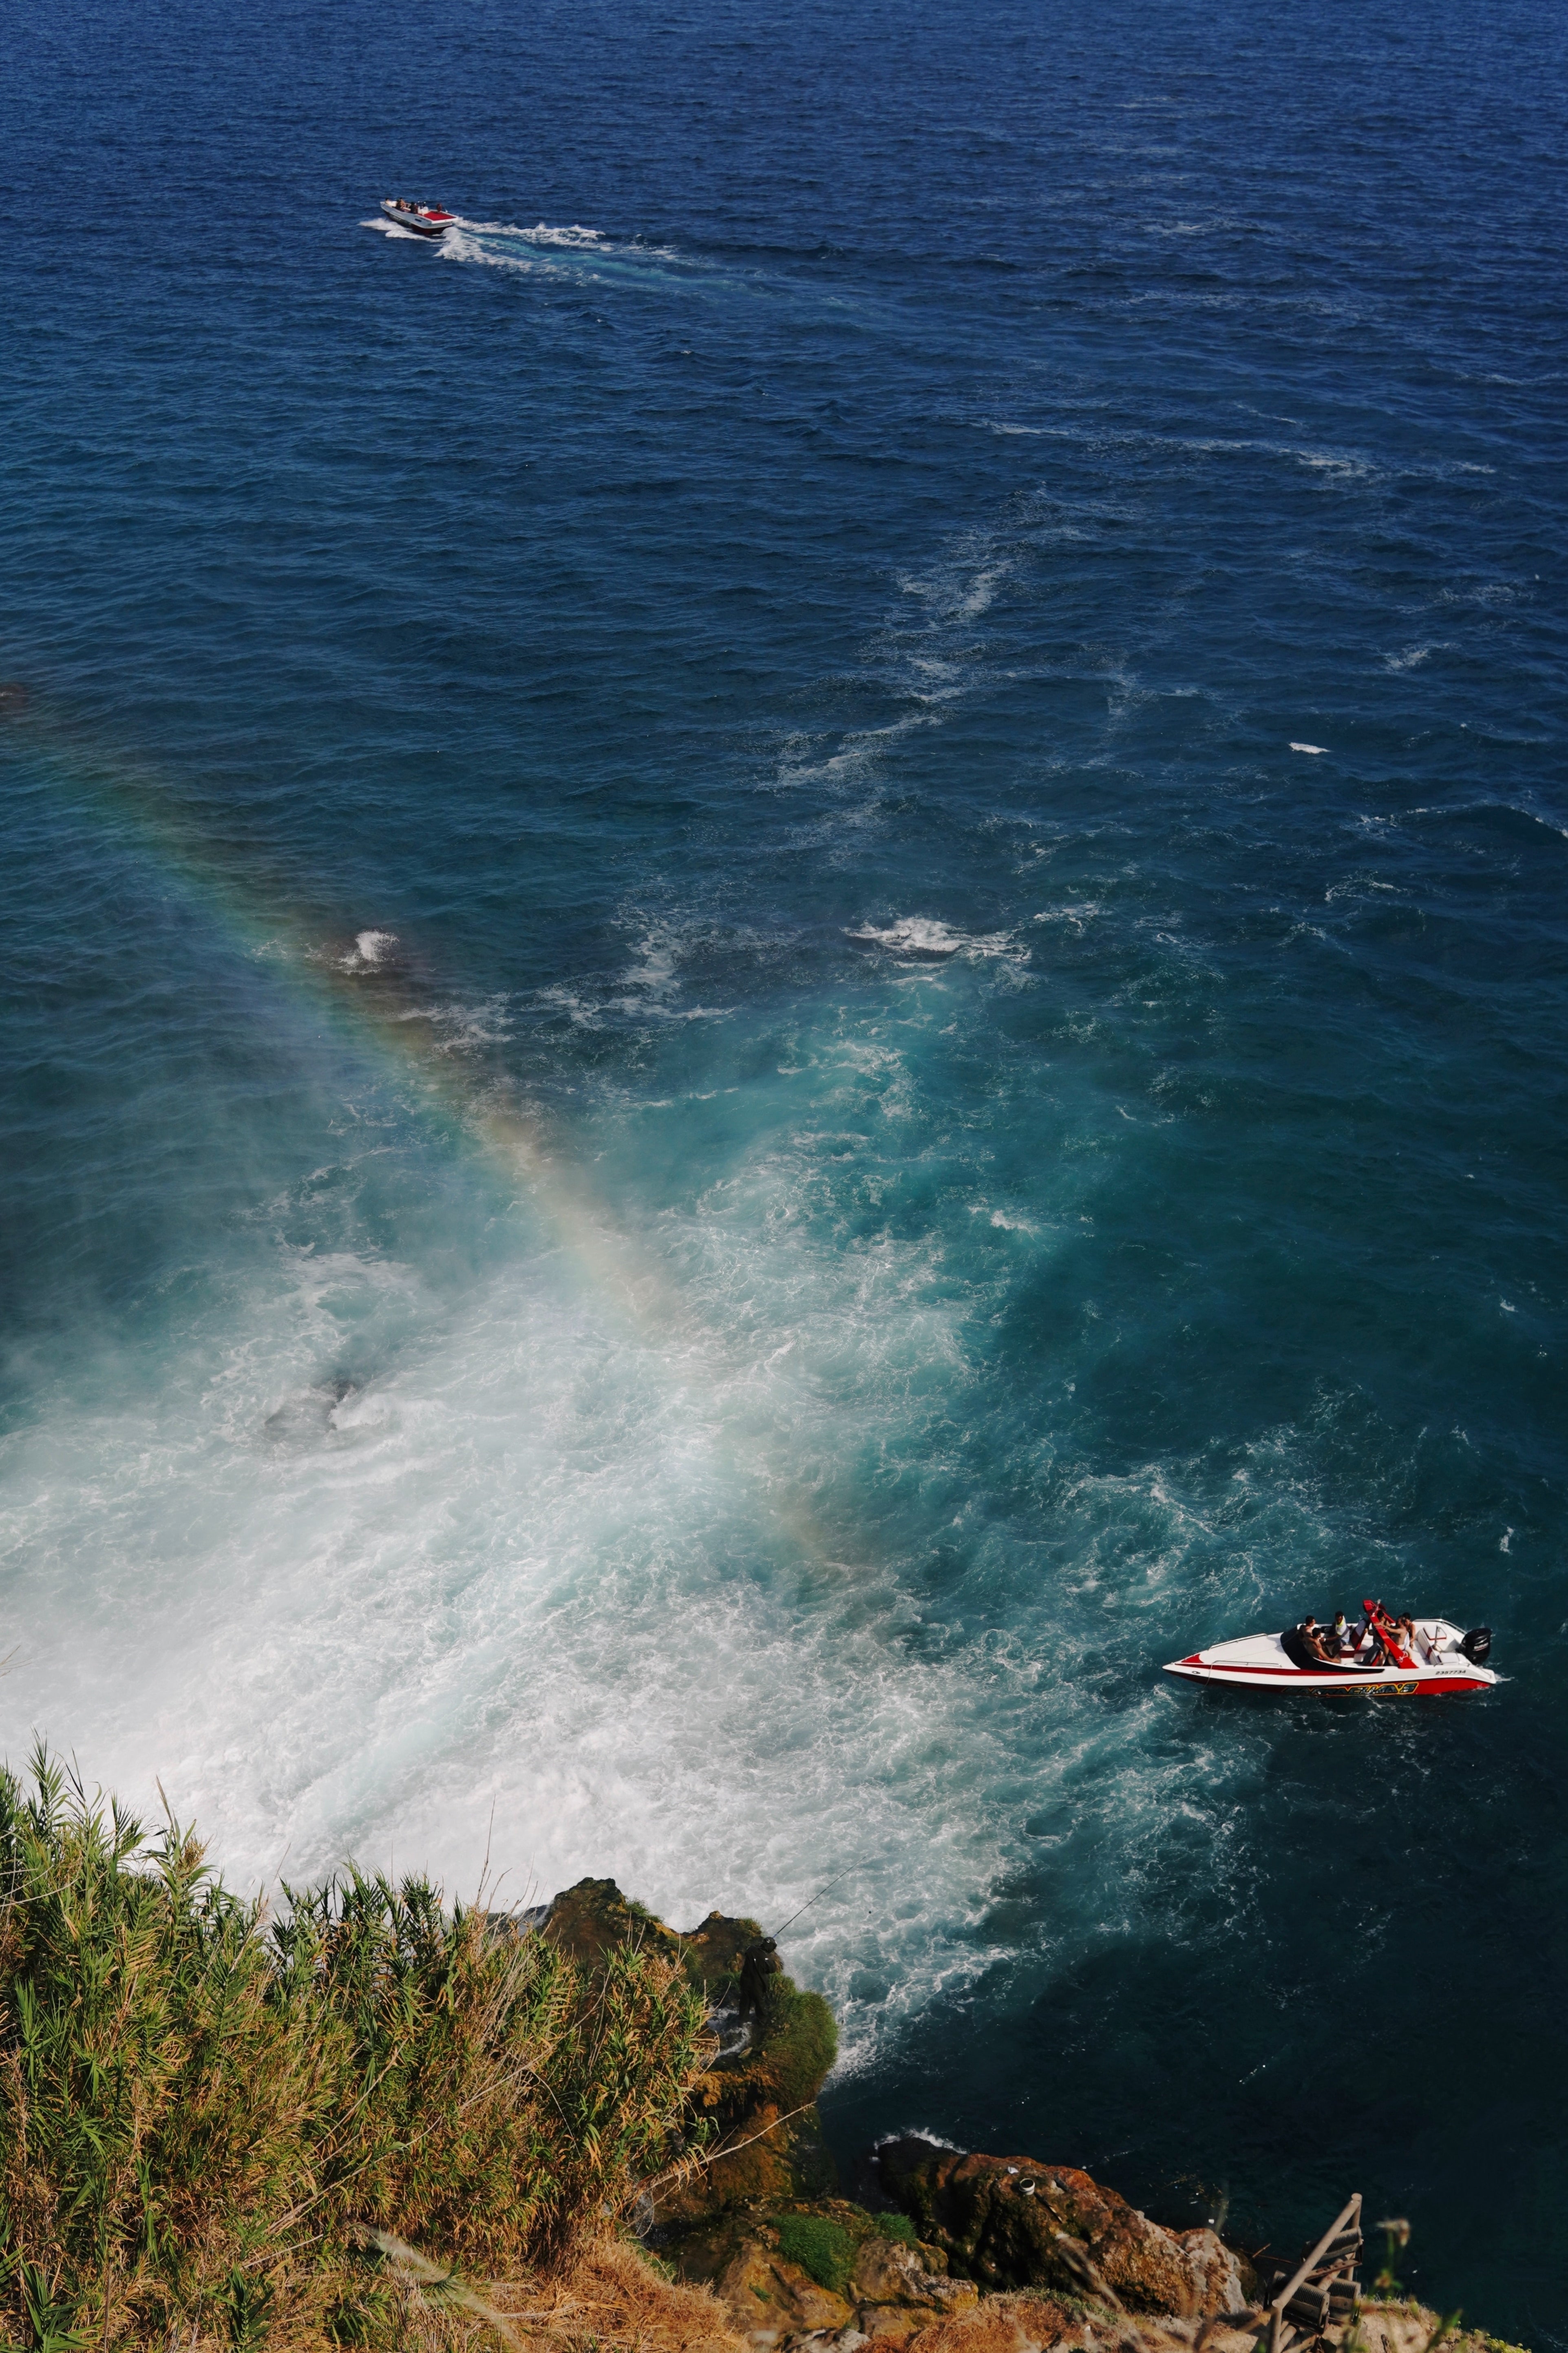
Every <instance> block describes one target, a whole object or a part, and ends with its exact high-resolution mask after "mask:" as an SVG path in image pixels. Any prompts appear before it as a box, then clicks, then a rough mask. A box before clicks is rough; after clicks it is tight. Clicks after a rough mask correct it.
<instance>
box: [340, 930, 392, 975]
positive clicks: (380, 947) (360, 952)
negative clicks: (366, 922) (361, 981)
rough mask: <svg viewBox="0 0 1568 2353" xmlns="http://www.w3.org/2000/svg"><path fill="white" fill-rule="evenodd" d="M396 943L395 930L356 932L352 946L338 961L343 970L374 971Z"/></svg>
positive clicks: (384, 960)
mask: <svg viewBox="0 0 1568 2353" xmlns="http://www.w3.org/2000/svg"><path fill="white" fill-rule="evenodd" d="M396 945H397V934H396V933H395V932H357V933H356V934H354V944H353V947H352V948H351V949H350V950H349V952H348V954H347V955H345V956H341V957H340V958H339V962H340V964H341V965H342V969H343V971H344V972H374V970H375V969H376V967H377V965H384V963H385V962H386V959H387V955H388V954H389V953H390V951H391V950H392V949H393V948H395V946H396Z"/></svg>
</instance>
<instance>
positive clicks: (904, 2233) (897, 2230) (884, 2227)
mask: <svg viewBox="0 0 1568 2353" xmlns="http://www.w3.org/2000/svg"><path fill="white" fill-rule="evenodd" d="M871 2234H872V2236H873V2237H874V2238H878V2239H896V2240H897V2241H898V2242H899V2244H900V2247H918V2246H919V2244H920V2233H919V2232H917V2231H916V2229H915V2226H914V2224H913V2223H912V2222H911V2221H910V2218H909V2216H908V2215H907V2214H876V2215H873V2217H872V2220H871Z"/></svg>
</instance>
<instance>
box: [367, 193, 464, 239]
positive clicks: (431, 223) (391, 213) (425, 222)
mask: <svg viewBox="0 0 1568 2353" xmlns="http://www.w3.org/2000/svg"><path fill="white" fill-rule="evenodd" d="M381 209H382V211H383V212H384V214H385V216H386V217H387V219H388V220H389V221H395V222H396V223H397V226H398V227H399V228H411V229H412V230H413V231H414V232H415V235H416V237H440V236H441V235H442V234H443V233H444V232H445V231H446V230H447V229H449V228H456V227H457V226H458V216H457V214H456V213H449V212H445V211H443V209H442V207H441V206H439V205H411V204H410V203H409V202H408V199H407V197H406V196H383V198H382V200H381Z"/></svg>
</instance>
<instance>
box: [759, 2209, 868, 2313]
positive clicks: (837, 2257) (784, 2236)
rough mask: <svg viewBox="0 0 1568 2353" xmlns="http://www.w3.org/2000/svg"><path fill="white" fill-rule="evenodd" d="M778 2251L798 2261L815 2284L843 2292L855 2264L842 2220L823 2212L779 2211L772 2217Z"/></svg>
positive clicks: (851, 2240)
mask: <svg viewBox="0 0 1568 2353" xmlns="http://www.w3.org/2000/svg"><path fill="white" fill-rule="evenodd" d="M776 2228H777V2231H778V2234H779V2253H780V2254H781V2255H783V2256H784V2260H785V2262H786V2263H798V2264H799V2265H800V2268H801V2270H802V2271H803V2272H805V2274H807V2275H808V2277H810V2278H812V2279H814V2280H815V2281H816V2284H817V2286H818V2287H826V2288H830V2289H831V2290H832V2292H833V2294H834V2295H847V2293H848V2289H849V2275H850V2274H851V2272H852V2271H853V2270H854V2268H855V2242H854V2240H853V2239H852V2238H851V2237H850V2235H849V2233H848V2232H847V2230H845V2228H844V2227H843V2225H842V2223H839V2222H833V2221H829V2220H828V2219H827V2217H826V2215H825V2214H783V2215H780V2216H778V2217H777V2219H776Z"/></svg>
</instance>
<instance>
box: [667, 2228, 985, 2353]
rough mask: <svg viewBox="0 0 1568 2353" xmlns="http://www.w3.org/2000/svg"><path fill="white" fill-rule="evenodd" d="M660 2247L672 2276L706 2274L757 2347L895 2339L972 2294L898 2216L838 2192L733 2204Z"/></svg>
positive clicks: (972, 2302)
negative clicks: (767, 2205) (776, 2203)
mask: <svg viewBox="0 0 1568 2353" xmlns="http://www.w3.org/2000/svg"><path fill="white" fill-rule="evenodd" d="M666 2248H667V2260H668V2261H669V2262H670V2263H671V2266H672V2268H673V2269H674V2270H675V2272H676V2274H677V2276H678V2277H679V2278H680V2279H685V2280H701V2281H706V2282H709V2283H710V2284H711V2285H712V2287H713V2289H714V2292H715V2294H716V2295H718V2297H719V2300H720V2302H721V2304H722V2305H723V2306H725V2307H726V2309H727V2311H728V2312H729V2315H730V2317H731V2322H732V2323H733V2325H734V2327H736V2328H737V2329H738V2330H739V2331H740V2333H741V2334H742V2336H743V2337H746V2338H747V2339H748V2340H749V2341H750V2342H751V2343H752V2345H753V2346H755V2347H757V2348H759V2353H761V2348H767V2347H771V2346H775V2345H777V2346H784V2345H792V2344H794V2343H795V2342H796V2341H797V2340H801V2339H805V2338H808V2337H819V2336H821V2335H822V2334H823V2333H824V2332H826V2335H827V2336H829V2337H835V2338H838V2339H841V2340H842V2341H843V2342H845V2343H846V2344H852V2343H856V2344H858V2343H859V2342H862V2341H869V2340H871V2339H876V2340H877V2341H879V2342H881V2343H885V2344H887V2345H889V2346H895V2345H902V2344H903V2343H905V2342H906V2341H907V2340H908V2339H910V2338H911V2337H915V2336H917V2335H918V2334H919V2333H920V2331H921V2329H923V2328H929V2327H931V2325H932V2324H933V2323H934V2322H936V2321H938V2320H943V2319H951V2318H953V2317H955V2316H959V2315H962V2314H963V2313H966V2312H972V2311H973V2310H974V2308H975V2307H976V2306H977V2305H978V2304H979V2302H980V2291H979V2289H978V2288H977V2287H976V2286H975V2285H974V2284H973V2281H972V2280H958V2279H952V2278H950V2277H949V2276H948V2274H947V2266H946V2263H945V2260H944V2258H943V2256H942V2253H941V2250H940V2249H939V2248H936V2247H926V2246H921V2245H920V2244H919V2243H918V2242H916V2240H915V2238H914V2234H913V2232H911V2231H910V2227H909V2225H908V2223H907V2222H905V2221H904V2220H903V2217H902V2216H901V2215H893V2216H888V2215H878V2214H868V2212H867V2211H866V2210H865V2209H864V2208H863V2207H860V2206H854V2205H851V2204H850V2203H849V2201H848V2200H847V2199H842V2198H825V2199H818V2200H815V2201H814V2202H813V2203H811V2204H810V2205H803V2206H796V2207H793V2208H785V2209H784V2210H783V2211H767V2210H765V2209H763V2208H762V2207H748V2208H732V2209H731V2210H730V2211H728V2212H726V2213H724V2214H723V2215H721V2216H720V2217H719V2218H718V2219H717V2220H716V2221H709V2222H707V2223H706V2224H699V2225H697V2226H696V2227H694V2228H691V2229H689V2230H686V2231H684V2232H678V2233H675V2234H672V2235H669V2236H668V2237H667V2239H666Z"/></svg>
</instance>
